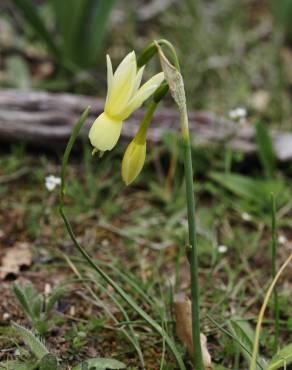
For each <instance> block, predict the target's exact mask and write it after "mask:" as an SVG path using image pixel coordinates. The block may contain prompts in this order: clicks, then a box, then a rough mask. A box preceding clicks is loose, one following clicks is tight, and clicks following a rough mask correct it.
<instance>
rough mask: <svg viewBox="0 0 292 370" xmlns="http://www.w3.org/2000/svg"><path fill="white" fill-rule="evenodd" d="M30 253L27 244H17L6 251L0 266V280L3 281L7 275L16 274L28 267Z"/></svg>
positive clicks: (30, 260)
mask: <svg viewBox="0 0 292 370" xmlns="http://www.w3.org/2000/svg"><path fill="white" fill-rule="evenodd" d="M31 263H32V253H31V250H30V247H29V244H28V243H24V242H19V243H17V244H15V245H14V246H13V247H11V248H9V249H7V251H6V252H5V253H4V255H3V257H2V261H1V266H0V279H5V278H6V276H7V275H9V274H17V273H18V272H19V270H20V268H21V267H23V266H30V265H31Z"/></svg>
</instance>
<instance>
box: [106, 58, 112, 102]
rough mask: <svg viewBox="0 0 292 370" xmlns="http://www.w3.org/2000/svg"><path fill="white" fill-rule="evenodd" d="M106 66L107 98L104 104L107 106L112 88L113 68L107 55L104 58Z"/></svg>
mask: <svg viewBox="0 0 292 370" xmlns="http://www.w3.org/2000/svg"><path fill="white" fill-rule="evenodd" d="M106 66H107V97H106V102H105V104H107V101H108V99H109V96H110V93H111V90H112V86H113V67H112V62H111V58H110V56H109V55H107V56H106Z"/></svg>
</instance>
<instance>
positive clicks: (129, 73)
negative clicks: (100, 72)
mask: <svg viewBox="0 0 292 370" xmlns="http://www.w3.org/2000/svg"><path fill="white" fill-rule="evenodd" d="M143 71H144V66H143V67H141V68H140V69H139V70H138V68H137V61H136V55H135V52H134V51H132V52H131V53H129V54H128V55H127V56H126V57H125V58H124V59H123V60H122V62H121V63H120V65H119V66H118V68H117V69H116V71H115V73H113V69H112V63H111V60H110V57H109V56H108V55H107V84H108V92H107V97H106V102H105V107H104V112H103V113H101V114H100V115H99V116H98V117H97V119H96V120H95V121H94V123H93V125H92V127H91V129H90V131H89V139H90V142H91V144H92V146H93V147H94V148H95V150H99V151H102V152H104V151H106V150H111V149H112V148H113V147H114V146H115V145H116V143H117V141H118V139H119V137H120V134H121V129H122V124H123V121H124V120H125V119H127V118H128V117H129V116H130V115H131V114H132V113H133V111H135V110H136V109H138V108H139V107H140V106H141V105H142V104H143V102H144V101H145V100H146V99H148V98H149V96H150V95H152V94H153V92H154V91H155V90H156V89H157V87H158V86H159V85H160V84H161V82H162V81H163V79H164V73H163V72H160V73H158V74H156V75H155V76H153V77H152V78H150V80H148V81H147V82H146V83H145V84H144V85H142V86H141V87H140V84H141V80H142V75H143Z"/></svg>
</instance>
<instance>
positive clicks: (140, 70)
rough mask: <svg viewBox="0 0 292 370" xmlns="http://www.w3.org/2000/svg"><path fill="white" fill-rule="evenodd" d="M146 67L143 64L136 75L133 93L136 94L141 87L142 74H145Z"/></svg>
mask: <svg viewBox="0 0 292 370" xmlns="http://www.w3.org/2000/svg"><path fill="white" fill-rule="evenodd" d="M144 69H145V66H142V67H141V68H140V69H139V71H138V73H137V75H136V78H135V84H134V90H133V94H135V92H136V91H137V90H138V89H139V87H140V84H141V81H142V76H143V72H144Z"/></svg>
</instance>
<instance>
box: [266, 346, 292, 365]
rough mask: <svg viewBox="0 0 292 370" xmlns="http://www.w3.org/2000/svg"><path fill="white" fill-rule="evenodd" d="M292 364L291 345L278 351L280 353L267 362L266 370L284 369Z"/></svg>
mask: <svg viewBox="0 0 292 370" xmlns="http://www.w3.org/2000/svg"><path fill="white" fill-rule="evenodd" d="M291 363H292V343H291V344H288V346H286V347H284V348H282V349H280V351H279V352H278V353H277V354H276V355H275V356H274V357H273V358H272V360H271V361H270V362H269V365H268V368H267V370H276V369H280V368H284V369H286V366H287V365H289V364H291Z"/></svg>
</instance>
